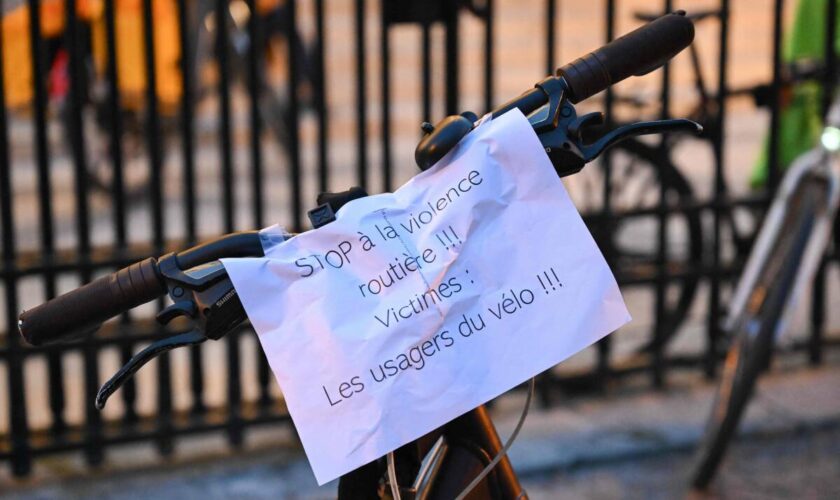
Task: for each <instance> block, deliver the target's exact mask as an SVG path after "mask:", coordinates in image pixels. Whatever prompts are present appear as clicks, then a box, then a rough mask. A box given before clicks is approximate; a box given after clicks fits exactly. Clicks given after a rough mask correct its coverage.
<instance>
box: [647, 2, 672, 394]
mask: <svg viewBox="0 0 840 500" xmlns="http://www.w3.org/2000/svg"><path fill="white" fill-rule="evenodd" d="M672 8H673V2H672V1H671V0H665V5H664V12H671V10H672ZM670 75H671V65H670V64H669V63H666V64H665V65H664V66H663V67H662V84H661V85H662V88H661V90H660V93H659V100H660V103H661V108H660V113H659V117H660V118H661V119H663V120H665V119H667V118H668V116H669V115H670V100H671V85H670V84H671V76H670ZM658 150H659V151H658V154H659V155H662V156H663V157H664V156H668V155H669V152H668V143H667V142H666V138H665V137H661V138H660V140H659V144H658ZM667 198H668V191H667V189H666V183H665V178H664V176H660V177H659V204H658V206H657V214H656V215H657V224H658V231H657V235H656V236H657V252H656V289H655V299H654V317H655V318H656V324H655V325H654V333H653V335H654V342H653V365H652V367H651V368H652V372H651V375H652V378H653V385H654V387H662V386H663V385H664V384H665V375H666V373H665V368H666V366H665V356H664V347H665V346H664V345H663V338H664V328H665V326H666V325H665V322H666V317H665V300H666V293H667V291H668V290H667V287H668V269H667V263H668V199H667Z"/></svg>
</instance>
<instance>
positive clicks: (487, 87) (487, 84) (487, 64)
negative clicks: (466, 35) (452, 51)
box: [484, 0, 494, 113]
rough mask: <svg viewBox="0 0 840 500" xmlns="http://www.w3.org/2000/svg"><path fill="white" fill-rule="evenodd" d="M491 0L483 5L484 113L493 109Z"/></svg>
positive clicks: (487, 0)
mask: <svg viewBox="0 0 840 500" xmlns="http://www.w3.org/2000/svg"><path fill="white" fill-rule="evenodd" d="M493 70H494V66H493V0H485V4H484V112H485V113H487V112H490V110H491V109H493Z"/></svg>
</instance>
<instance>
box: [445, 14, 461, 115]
mask: <svg viewBox="0 0 840 500" xmlns="http://www.w3.org/2000/svg"><path fill="white" fill-rule="evenodd" d="M443 9H444V16H445V19H444V26H445V29H446V33H445V41H444V44H445V45H446V56H445V60H446V63H445V68H446V71H444V80H445V82H446V98H445V101H446V114H447V115H456V114H458V113H459V110H458V93H459V84H460V83H459V74H460V71H459V70H458V67H459V66H460V64H458V53H459V51H458V45H459V43H458V4H457V3H455V2H447V3H445V4H443Z"/></svg>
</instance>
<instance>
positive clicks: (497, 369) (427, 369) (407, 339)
mask: <svg viewBox="0 0 840 500" xmlns="http://www.w3.org/2000/svg"><path fill="white" fill-rule="evenodd" d="M224 264H225V267H226V268H227V271H228V273H229V274H230V277H231V279H232V280H233V284H234V286H235V287H236V290H237V292H238V293H239V296H240V298H241V300H242V303H243V304H244V306H245V310H246V311H247V313H248V317H249V318H250V319H251V322H252V323H253V325H254V328H255V329H256V331H257V333H258V335H259V338H260V342H261V343H262V346H263V349H264V350H265V353H266V355H267V357H268V360H269V362H270V364H271V368H272V370H274V374H275V376H276V377H277V381H278V382H279V384H280V387H281V389H282V391H283V394H284V397H285V400H286V403H287V404H288V408H289V413H290V414H291V416H292V419H293V420H294V423H295V426H296V427H297V430H298V432H299V434H300V438H301V441H302V442H303V446H304V448H305V450H306V454H307V456H308V457H309V461H310V463H311V464H312V468H313V470H314V472H315V476H316V478H317V480H318V483H319V484H323V483H325V482H327V481H330V480H332V479H334V478H336V477H338V476H339V475H341V474H344V473H346V472H348V471H351V470H353V469H355V468H357V467H359V466H361V465H363V464H366V463H368V462H370V461H372V460H375V459H376V458H378V457H380V456H382V455H384V454H385V453H387V452H389V451H392V450H394V449H396V448H398V447H399V446H401V445H403V444H405V443H408V442H410V441H412V440H414V439H417V438H418V437H420V436H422V435H423V434H425V433H427V432H429V431H431V430H433V429H435V428H437V427H439V426H441V425H442V424H444V423H446V422H448V421H450V420H452V419H454V418H455V417H457V416H459V415H461V414H463V413H465V412H467V411H469V410H470V409H472V408H474V407H476V406H478V405H480V404H482V403H484V402H486V401H488V400H490V399H492V398H494V397H496V396H498V395H499V394H501V393H503V392H505V391H507V390H509V389H511V388H512V387H514V386H516V385H517V384H520V383H522V382H523V381H526V380H527V379H529V378H530V377H533V376H534V375H536V374H538V373H540V372H542V371H544V370H546V369H548V368H550V367H552V366H554V365H556V364H557V363H559V362H560V361H563V360H564V359H566V358H568V357H569V356H571V355H572V354H575V353H576V352H578V351H580V350H581V349H583V348H585V347H586V346H588V345H590V344H592V343H593V342H595V341H597V340H598V339H600V338H601V337H603V336H605V335H607V334H608V333H610V332H612V331H613V330H615V329H617V328H618V327H620V326H621V325H623V324H624V323H626V322H627V321H629V320H630V316H629V314H628V312H627V309H626V308H625V306H624V302H623V301H622V298H621V294H620V293H619V290H618V286H617V285H616V282H615V279H614V278H613V275H612V273H611V272H610V270H609V268H608V267H607V264H606V262H605V261H604V259H603V257H602V255H601V253H600V252H599V250H598V248H597V247H596V245H595V242H594V241H593V240H592V237H591V236H590V234H589V232H588V231H587V229H586V227H585V226H584V224H583V221H582V220H581V218H580V216H579V215H578V213H577V211H576V209H575V207H574V206H573V205H572V202H571V201H570V199H569V197H568V195H567V193H566V191H565V189H564V188H563V185H562V183H561V182H560V180H559V179H558V178H557V175H556V174H555V173H554V169H553V167H552V166H551V163H550V162H549V160H548V158H547V157H546V155H545V153H544V152H543V151H542V146H541V145H540V142H539V140H538V139H537V137H536V135H535V133H534V131H533V130H532V128H531V126H530V125H529V124H528V122H527V120H526V119H525V117H524V116H523V115H522V114H521V113H519V112H518V111H513V112H509V113H506V114H505V115H503V116H502V117H500V118H497V119H495V120H492V121H490V122H488V123H486V124H484V125H481V126H480V127H478V128H477V129H476V130H475V131H473V132H472V133H471V134H469V135H468V136H467V137H466V138H465V139H464V140H463V141H462V142H461V143H460V144H459V145H458V147H456V149H455V150H453V151H452V152H451V153H450V154H449V155H447V156H446V157H445V158H444V159H443V160H442V161H441V162H439V163H438V164H437V165H436V166H435V167H433V168H432V169H430V170H429V171H427V172H424V173H421V174H419V175H417V176H416V177H414V178H413V179H411V180H410V181H409V182H408V183H406V184H405V185H404V186H403V187H401V188H400V189H398V190H397V191H396V192H395V193H393V194H391V193H388V194H381V195H376V196H370V197H367V198H363V199H360V200H356V201H353V202H351V203H349V204H347V205H346V206H344V207H343V208H342V209H341V210H340V211H339V213H338V216H337V220H336V221H335V222H332V223H330V224H328V225H326V226H324V227H322V228H320V229H317V230H315V231H310V232H307V233H304V234H302V235H300V236H297V237H295V238H292V239H289V240H287V241H284V242H282V243H279V244H278V245H276V246H274V247H271V248H270V251H269V252H268V253H267V256H266V257H265V258H253V259H225V261H224Z"/></svg>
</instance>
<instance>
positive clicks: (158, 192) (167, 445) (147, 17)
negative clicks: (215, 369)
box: [143, 0, 174, 455]
mask: <svg viewBox="0 0 840 500" xmlns="http://www.w3.org/2000/svg"><path fill="white" fill-rule="evenodd" d="M152 7H153V6H152V0H143V47H144V48H145V50H144V51H143V54H144V61H143V62H144V67H145V70H146V130H145V132H146V147H147V149H148V153H149V169H150V174H151V175H150V179H151V214H152V243H153V246H154V249H155V252H156V253H157V254H161V253H163V249H164V234H165V233H164V220H163V187H162V183H163V179H162V176H163V172H162V170H163V149H162V146H161V143H160V141H161V127H160V116H159V114H158V102H157V72H156V67H155V37H154V34H155V32H154V27H153V18H152V15H153V10H152ZM162 304H163V303H162V302H159V306H161V305H162ZM157 377H158V394H157V405H158V417H157V419H158V439H157V446H158V450H159V451H160V453H162V454H164V455H168V454H170V453H172V451H173V446H174V443H173V429H172V380H171V372H170V365H169V354H167V353H164V354H161V355H160V356H158V357H157Z"/></svg>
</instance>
